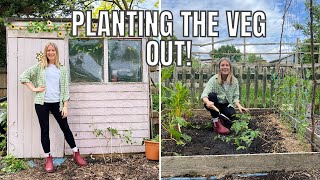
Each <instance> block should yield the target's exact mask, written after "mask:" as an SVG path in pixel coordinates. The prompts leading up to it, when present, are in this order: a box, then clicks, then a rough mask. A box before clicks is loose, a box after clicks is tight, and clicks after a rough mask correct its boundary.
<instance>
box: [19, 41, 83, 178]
mask: <svg viewBox="0 0 320 180" xmlns="http://www.w3.org/2000/svg"><path fill="white" fill-rule="evenodd" d="M20 81H21V83H23V84H24V85H26V86H27V87H28V88H29V89H30V90H31V91H33V92H35V93H36V95H35V99H34V103H35V109H36V113H37V116H38V119H39V124H40V129H41V144H42V148H43V150H44V152H45V156H46V165H45V170H46V172H53V171H54V166H53V162H52V156H51V153H50V139H49V111H51V113H52V114H53V116H54V117H55V119H56V120H57V122H58V124H59V126H60V128H61V130H62V131H63V134H64V137H65V139H66V141H67V143H68V144H69V146H70V148H71V149H72V151H73V159H74V161H75V162H76V163H77V164H78V165H80V166H85V165H86V164H87V162H86V161H85V160H84V159H83V158H82V157H81V155H80V152H79V149H78V148H77V146H76V144H75V141H74V137H73V134H72V132H71V130H70V128H69V125H68V121H67V116H68V101H69V78H68V72H67V69H66V68H65V67H64V66H63V65H61V64H60V61H59V51H58V47H57V45H56V44H54V43H49V44H47V45H46V46H45V48H44V57H43V59H42V61H41V62H39V63H37V64H35V65H34V66H32V67H30V68H29V69H27V70H26V71H24V72H23V73H22V75H21V76H20Z"/></svg>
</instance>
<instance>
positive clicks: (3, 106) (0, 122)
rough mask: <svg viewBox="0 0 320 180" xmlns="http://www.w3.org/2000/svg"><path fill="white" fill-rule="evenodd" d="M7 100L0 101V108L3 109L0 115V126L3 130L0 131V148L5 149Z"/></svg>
mask: <svg viewBox="0 0 320 180" xmlns="http://www.w3.org/2000/svg"><path fill="white" fill-rule="evenodd" d="M7 106H8V103H7V102H3V103H0V108H1V109H4V112H3V113H2V114H1V115H0V126H1V127H2V128H3V130H4V132H0V138H1V139H2V140H1V142H0V150H1V151H6V148H7Z"/></svg>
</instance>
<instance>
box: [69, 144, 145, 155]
mask: <svg viewBox="0 0 320 180" xmlns="http://www.w3.org/2000/svg"><path fill="white" fill-rule="evenodd" d="M79 148H80V151H81V154H84V155H89V154H109V153H111V152H112V153H121V152H122V153H140V152H144V151H145V147H144V146H139V145H135V146H133V145H132V146H122V147H121V149H120V147H110V146H108V147H94V148H91V147H90V148H85V147H84V148H82V147H79ZM111 150H112V151H111ZM72 153H73V152H72V151H71V150H70V148H66V149H65V154H66V155H72Z"/></svg>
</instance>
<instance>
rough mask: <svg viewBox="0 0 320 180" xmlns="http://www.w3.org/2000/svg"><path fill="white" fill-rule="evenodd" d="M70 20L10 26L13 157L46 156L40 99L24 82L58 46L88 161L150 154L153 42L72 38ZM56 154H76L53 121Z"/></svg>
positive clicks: (72, 115)
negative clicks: (50, 46)
mask: <svg viewBox="0 0 320 180" xmlns="http://www.w3.org/2000/svg"><path fill="white" fill-rule="evenodd" d="M70 21H71V20H70V19H55V20H54V19H53V20H51V21H38V20H35V19H15V20H11V24H9V25H8V26H7V56H8V57H7V59H8V63H7V64H8V70H7V72H8V77H7V78H8V153H10V154H13V155H15V156H16V157H19V158H29V157H42V156H43V150H42V148H41V142H40V126H39V122H38V118H37V115H36V113H35V109H34V103H33V100H34V94H33V93H32V92H31V91H30V90H29V89H27V87H25V86H24V85H22V84H21V83H20V82H19V76H20V75H21V73H22V72H23V71H24V70H26V69H27V68H28V67H30V66H32V65H33V64H35V63H37V61H38V60H39V59H40V58H39V57H40V56H41V54H42V53H43V51H44V46H45V45H46V44H47V43H49V42H54V43H56V44H57V45H58V49H59V56H60V61H61V63H62V64H64V66H66V67H67V69H68V70H69V74H70V80H69V82H70V101H69V116H68V121H69V125H70V128H71V130H72V132H73V133H74V137H75V140H76V143H77V146H78V147H79V148H80V150H81V152H82V154H109V153H132V152H144V146H143V145H142V143H141V142H142V140H143V138H146V137H149V136H150V122H149V114H150V112H149V111H150V100H149V99H150V98H149V74H148V72H149V71H148V65H147V64H146V60H145V44H146V42H147V39H146V38H124V37H123V38H86V37H84V36H83V34H84V33H83V32H84V31H81V32H80V33H79V36H80V38H74V37H70V36H69V35H68V33H69V32H70V29H71V23H70ZM50 140H51V152H52V154H53V155H54V156H56V157H59V156H60V157H61V156H64V155H70V154H71V150H70V148H69V146H68V144H67V143H66V142H65V140H64V137H63V134H62V131H61V130H60V129H59V126H58V124H57V122H56V120H55V119H54V118H53V116H52V115H50Z"/></svg>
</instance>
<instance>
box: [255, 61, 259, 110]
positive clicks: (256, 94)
mask: <svg viewBox="0 0 320 180" xmlns="http://www.w3.org/2000/svg"><path fill="white" fill-rule="evenodd" d="M258 73H259V72H258V66H255V72H254V107H255V108H257V107H258V76H259V74H258Z"/></svg>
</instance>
